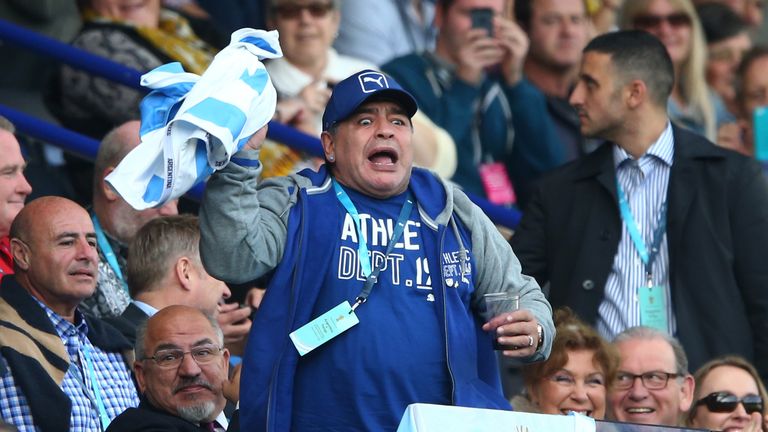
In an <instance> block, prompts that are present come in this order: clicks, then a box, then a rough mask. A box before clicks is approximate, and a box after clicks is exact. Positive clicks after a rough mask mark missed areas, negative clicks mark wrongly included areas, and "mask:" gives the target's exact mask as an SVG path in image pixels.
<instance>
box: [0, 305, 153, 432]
mask: <svg viewBox="0 0 768 432" xmlns="http://www.w3.org/2000/svg"><path fill="white" fill-rule="evenodd" d="M35 300H36V301H37V303H38V304H39V305H40V307H42V308H43V309H44V310H45V312H46V314H47V315H48V318H49V319H50V320H51V323H52V324H53V327H54V328H55V329H56V332H57V333H58V334H59V337H60V338H61V341H62V343H63V344H64V346H65V347H66V348H67V354H69V361H70V368H69V371H68V372H67V373H66V375H64V381H62V383H61V389H62V391H63V392H64V393H65V394H66V395H67V396H69V398H70V400H71V401H72V407H71V414H70V426H69V432H98V431H102V430H103V428H102V425H101V422H100V420H99V415H98V409H97V406H96V402H95V400H96V398H95V395H94V393H93V387H92V381H91V379H90V378H91V377H90V375H88V369H87V367H86V365H85V361H84V360H83V359H82V357H83V356H82V355H81V353H82V350H83V349H90V350H91V355H92V356H93V359H92V360H93V368H94V372H95V375H96V377H95V378H96V380H97V381H98V384H99V387H100V389H101V392H102V394H101V397H102V401H103V404H104V408H105V410H106V413H107V416H108V417H109V418H110V419H114V418H115V417H117V416H118V415H119V414H120V413H122V412H123V411H125V410H126V409H128V408H131V407H135V406H138V404H139V395H138V392H137V390H136V386H135V384H134V382H133V378H132V376H131V371H130V368H129V367H128V365H126V363H125V360H124V359H123V356H122V354H120V353H113V352H105V351H102V350H100V349H98V348H96V347H95V346H93V344H91V341H90V340H89V339H88V325H87V323H86V322H85V319H84V318H83V316H82V315H81V313H80V311H76V312H75V314H76V316H77V317H78V318H77V319H76V321H77V322H78V324H72V323H71V322H69V321H67V320H65V319H64V318H62V317H61V316H59V315H58V314H56V312H54V311H53V310H52V309H51V308H49V307H48V306H46V305H45V304H43V303H41V302H40V301H39V300H37V299H35ZM27 397H34V395H25V394H24V393H23V392H22V390H21V388H20V387H19V386H18V385H16V383H15V382H14V379H13V373H12V372H10V371H9V373H8V374H7V375H6V376H2V377H0V417H2V419H3V420H4V421H5V422H7V423H11V424H13V425H14V426H16V428H18V430H19V431H20V432H47V431H41V430H40V428H39V427H37V426H36V425H35V421H34V418H33V417H32V412H31V411H30V407H29V403H28V402H27ZM51 409H62V407H51Z"/></svg>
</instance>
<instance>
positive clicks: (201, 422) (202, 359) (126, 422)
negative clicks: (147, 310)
mask: <svg viewBox="0 0 768 432" xmlns="http://www.w3.org/2000/svg"><path fill="white" fill-rule="evenodd" d="M135 351H136V362H135V363H134V365H133V370H134V373H135V375H136V381H137V383H138V385H139V390H140V392H141V395H142V397H141V403H140V404H139V407H138V408H129V409H127V410H125V411H124V412H123V413H122V414H120V415H119V416H117V417H116V418H115V419H114V420H113V421H112V423H110V425H109V428H107V431H109V432H128V431H136V432H139V431H142V432H144V431H155V430H156V431H224V430H225V429H224V428H223V427H221V425H219V424H217V423H215V420H216V417H217V415H218V414H219V413H220V412H221V411H222V409H223V408H224V405H225V403H226V398H225V394H235V395H239V375H236V376H235V378H234V379H233V380H231V381H230V380H228V379H227V376H228V371H229V351H228V350H227V349H226V348H224V335H223V334H222V332H221V328H220V327H219V325H218V323H217V322H216V320H215V319H214V318H213V317H211V316H210V315H206V314H204V313H203V312H202V311H200V310H199V309H197V308H194V307H189V306H169V307H167V308H165V309H163V310H161V311H159V312H157V313H156V314H155V315H153V316H152V317H151V318H149V319H148V320H147V321H146V322H145V323H144V324H143V325H142V326H140V327H139V329H138V332H137V334H136V345H135ZM233 386H234V387H235V389H234V393H233V390H232V387H233ZM226 430H229V431H232V430H233V425H230V428H229V429H226Z"/></svg>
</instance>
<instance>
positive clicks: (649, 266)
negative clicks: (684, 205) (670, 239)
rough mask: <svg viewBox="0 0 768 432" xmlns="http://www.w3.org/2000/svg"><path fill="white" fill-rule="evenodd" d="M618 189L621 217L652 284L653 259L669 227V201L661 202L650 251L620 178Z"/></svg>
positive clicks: (657, 253)
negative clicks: (631, 209)
mask: <svg viewBox="0 0 768 432" xmlns="http://www.w3.org/2000/svg"><path fill="white" fill-rule="evenodd" d="M616 191H617V192H618V196H619V209H620V210H621V218H622V219H623V220H624V225H626V226H627V231H629V236H630V237H631V238H632V242H633V243H634V244H635V249H637V254H638V255H640V259H641V260H642V261H643V264H644V265H645V273H646V275H647V276H648V284H649V285H650V284H652V283H653V280H652V275H653V261H654V260H655V259H656V257H657V256H658V255H659V248H660V246H661V239H662V238H663V237H664V231H666V229H667V201H666V200H664V202H663V203H662V204H661V210H660V214H659V220H658V222H657V223H656V229H655V230H654V232H653V240H652V241H651V250H650V251H649V250H648V248H647V247H646V245H645V242H644V241H643V236H642V235H640V229H639V228H638V225H637V222H635V218H634V216H632V212H631V211H630V210H629V202H628V201H627V195H626V194H625V193H624V189H622V187H621V184H620V183H619V180H618V179H616Z"/></svg>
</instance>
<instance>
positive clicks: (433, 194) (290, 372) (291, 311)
mask: <svg viewBox="0 0 768 432" xmlns="http://www.w3.org/2000/svg"><path fill="white" fill-rule="evenodd" d="M241 153H245V152H241ZM249 153H250V154H249V156H251V160H254V159H255V157H254V156H257V155H256V152H249ZM236 156H242V154H238V155H236ZM255 165H258V164H255ZM259 172H260V167H258V166H256V167H252V168H246V167H242V166H238V165H234V164H230V165H229V166H227V167H226V168H225V169H224V170H222V171H221V172H220V173H217V174H216V175H215V176H214V177H213V178H212V179H211V181H210V182H209V184H208V188H207V191H206V196H205V199H204V203H203V206H202V208H201V231H202V238H201V253H202V257H203V260H204V263H205V265H206V268H207V269H208V271H209V272H210V273H211V274H212V275H214V276H215V277H217V278H219V279H223V280H226V281H232V282H235V281H237V282H243V281H248V280H253V279H255V278H257V277H259V276H262V275H264V274H266V273H267V272H270V271H272V270H273V269H274V273H272V274H270V276H271V277H270V282H269V286H268V289H267V294H266V296H265V298H264V300H263V303H262V305H261V307H260V309H259V312H258V313H257V315H256V318H255V321H254V323H253V327H252V330H251V335H250V338H249V343H248V347H247V349H246V354H245V356H244V369H243V375H242V381H241V389H242V391H241V403H240V412H241V421H242V424H243V427H244V428H245V429H247V430H269V431H284V430H290V429H291V418H292V406H291V405H292V400H293V391H294V386H293V380H294V376H295V372H296V367H297V364H298V362H299V355H298V353H297V351H296V349H295V348H294V347H293V345H292V344H291V342H290V339H289V337H288V334H289V333H290V332H292V331H293V330H295V329H297V328H298V327H301V326H302V325H304V324H306V323H307V322H309V321H310V320H311V319H312V318H314V317H313V316H311V314H312V310H313V305H314V303H315V300H316V298H317V296H318V295H319V293H320V289H321V286H322V281H321V280H320V279H319V278H317V277H315V271H314V270H315V269H318V268H325V267H324V266H327V263H328V260H329V259H330V258H329V257H330V255H331V254H330V253H329V251H330V250H331V249H330V248H331V247H332V246H333V245H335V244H336V239H338V233H337V232H334V231H333V227H335V226H340V223H341V221H340V220H337V218H338V216H337V215H338V214H339V213H338V212H334V211H329V206H336V205H337V204H336V198H335V196H334V193H333V188H332V187H331V182H330V176H329V174H328V173H327V171H326V170H325V169H324V168H321V170H320V171H319V172H318V173H315V172H312V171H309V170H305V171H303V172H301V173H299V174H295V175H291V176H288V177H281V178H275V179H269V180H267V181H265V182H263V183H262V184H260V185H257V184H256V183H257V182H256V180H255V179H256V178H257V176H258V173H259ZM409 189H410V190H411V192H412V193H413V195H414V197H415V199H416V203H417V206H418V211H419V216H420V218H421V221H422V222H423V224H422V226H423V227H424V228H422V236H421V238H422V241H423V245H424V254H425V256H427V258H428V259H429V261H430V262H434V263H441V265H438V266H435V267H436V268H439V269H441V270H442V267H443V266H442V264H443V258H444V256H443V253H442V252H444V251H466V252H465V253H460V255H461V260H462V262H463V265H472V266H473V267H472V271H471V274H472V277H471V278H470V283H471V286H470V287H469V289H468V290H463V291H461V290H457V289H453V288H449V287H447V284H446V278H445V277H443V275H442V274H440V277H439V278H438V280H439V282H433V286H434V290H433V293H434V296H435V304H436V307H437V311H438V319H439V321H440V325H441V327H442V329H443V338H444V343H445V351H446V366H447V370H448V373H449V375H450V379H451V383H452V389H451V390H452V391H451V400H452V403H453V404H455V405H460V406H469V407H482V408H497V409H510V406H509V403H508V402H507V401H506V400H505V399H504V397H503V394H502V391H501V385H500V379H499V373H498V365H497V364H496V355H495V352H494V351H493V348H492V343H491V342H492V341H491V337H490V336H489V335H488V334H487V333H485V332H483V331H482V330H481V329H480V326H481V325H482V322H481V321H482V320H479V319H477V318H476V317H475V316H476V314H472V313H471V311H473V310H478V309H479V303H480V299H481V298H482V294H484V293H487V292H498V291H505V290H506V291H509V292H514V293H517V294H520V296H521V302H520V307H521V308H525V309H528V310H530V311H531V312H533V314H534V316H535V317H536V319H537V320H538V322H539V323H541V324H542V326H543V327H544V333H545V335H546V337H545V345H544V346H543V347H542V349H541V350H539V351H538V352H537V353H536V354H535V355H533V356H532V357H531V358H529V359H527V360H528V361H538V360H543V359H545V358H546V357H547V356H548V353H549V350H550V347H551V340H552V336H553V335H554V326H553V324H552V320H551V309H550V307H549V304H548V302H547V301H546V299H545V298H544V295H543V294H542V293H541V290H540V289H539V287H538V285H537V284H536V282H535V281H534V280H533V279H532V278H530V277H527V276H523V275H522V274H521V273H520V264H519V262H518V260H517V258H516V257H515V256H514V254H513V253H512V250H511V248H510V247H509V245H508V243H507V242H506V241H505V240H504V239H503V238H502V237H501V235H499V233H498V231H497V230H496V228H495V227H494V226H493V224H492V223H491V222H490V221H489V220H488V218H487V217H486V216H485V215H484V214H483V212H482V211H481V210H480V209H479V208H477V207H476V206H475V205H474V204H472V203H471V201H469V199H468V198H467V197H466V196H465V195H464V194H463V193H462V192H460V191H458V189H456V188H454V187H453V186H450V185H448V184H446V183H443V182H442V181H441V180H440V179H439V178H438V177H437V176H436V175H434V174H433V173H431V172H429V171H426V170H422V169H418V168H414V169H413V171H412V175H411V179H410V184H409ZM320 228H325V229H320ZM467 252H468V253H467ZM433 280H434V279H433ZM462 293H465V294H466V293H468V295H467V296H466V297H464V296H463V295H462ZM467 297H468V298H467ZM468 311H469V312H470V313H468ZM330 344H333V341H331V342H330ZM358 378H359V379H365V380H369V379H385V378H382V377H376V376H371V375H366V376H361V377H356V379H358ZM351 391H354V389H351ZM413 402H419V401H413Z"/></svg>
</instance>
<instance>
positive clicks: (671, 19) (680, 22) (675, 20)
mask: <svg viewBox="0 0 768 432" xmlns="http://www.w3.org/2000/svg"><path fill="white" fill-rule="evenodd" d="M664 21H666V22H667V23H669V25H670V26H672V27H674V28H679V27H687V26H689V25H691V17H689V16H688V14H686V13H684V12H677V13H673V14H669V15H638V16H636V17H635V19H633V20H632V23H633V24H634V27H635V28H639V29H652V28H657V27H659V26H660V25H661V23H663V22H664Z"/></svg>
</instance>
